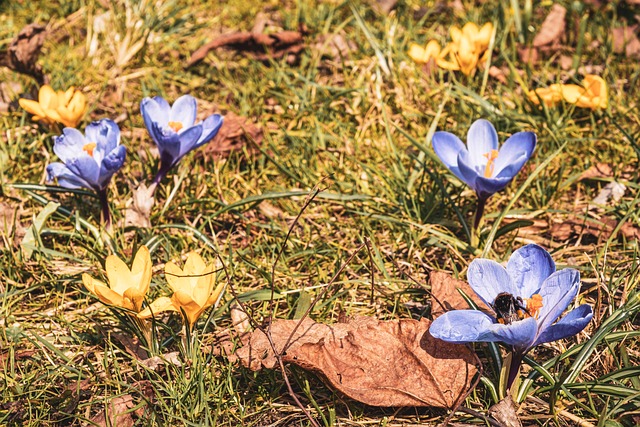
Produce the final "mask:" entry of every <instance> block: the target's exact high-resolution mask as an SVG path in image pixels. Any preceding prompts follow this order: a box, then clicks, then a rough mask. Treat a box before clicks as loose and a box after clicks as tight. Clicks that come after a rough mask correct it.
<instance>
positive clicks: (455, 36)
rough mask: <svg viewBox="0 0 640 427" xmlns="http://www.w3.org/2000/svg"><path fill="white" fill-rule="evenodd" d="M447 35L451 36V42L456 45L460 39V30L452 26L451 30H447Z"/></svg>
mask: <svg viewBox="0 0 640 427" xmlns="http://www.w3.org/2000/svg"><path fill="white" fill-rule="evenodd" d="M449 34H450V35H451V40H453V42H454V43H456V44H458V43H459V42H460V38H462V31H461V30H460V28H458V27H456V26H455V25H452V26H451V28H449Z"/></svg>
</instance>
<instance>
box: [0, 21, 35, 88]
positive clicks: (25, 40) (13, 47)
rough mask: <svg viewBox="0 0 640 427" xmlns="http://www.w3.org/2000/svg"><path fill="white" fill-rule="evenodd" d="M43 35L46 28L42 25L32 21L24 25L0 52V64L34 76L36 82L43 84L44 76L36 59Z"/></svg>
mask: <svg viewBox="0 0 640 427" xmlns="http://www.w3.org/2000/svg"><path fill="white" fill-rule="evenodd" d="M45 36H46V30H45V27H44V26H43V25H40V24H36V23H33V24H29V25H27V26H25V27H24V28H23V29H22V30H20V32H19V33H18V35H17V36H16V37H15V38H14V39H13V40H12V41H11V44H10V45H9V48H8V49H7V50H5V51H2V52H0V66H5V67H9V68H11V69H12V70H13V71H16V72H18V73H21V74H26V75H29V76H31V77H33V78H35V79H36V80H37V81H38V84H40V85H43V84H44V83H45V78H44V74H43V73H42V67H41V66H40V65H39V64H38V63H37V61H38V56H40V49H41V48H42V44H43V43H44V39H45Z"/></svg>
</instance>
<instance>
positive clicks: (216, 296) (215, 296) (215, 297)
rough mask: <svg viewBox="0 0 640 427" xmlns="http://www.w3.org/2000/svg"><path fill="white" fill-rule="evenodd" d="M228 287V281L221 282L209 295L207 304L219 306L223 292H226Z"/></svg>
mask: <svg viewBox="0 0 640 427" xmlns="http://www.w3.org/2000/svg"><path fill="white" fill-rule="evenodd" d="M226 287H227V283H226V282H221V283H220V284H219V285H218V286H217V287H216V288H215V289H214V290H213V292H211V295H209V299H208V300H207V304H206V306H207V307H209V306H214V307H217V306H218V303H220V300H221V299H222V294H223V293H224V290H225V289H226Z"/></svg>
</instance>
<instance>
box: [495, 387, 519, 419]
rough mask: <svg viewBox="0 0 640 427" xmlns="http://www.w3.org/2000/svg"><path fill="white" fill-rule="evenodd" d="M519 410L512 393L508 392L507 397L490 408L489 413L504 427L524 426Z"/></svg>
mask: <svg viewBox="0 0 640 427" xmlns="http://www.w3.org/2000/svg"><path fill="white" fill-rule="evenodd" d="M517 410H518V408H517V407H516V404H515V403H514V402H513V397H512V396H511V393H509V392H507V397H505V398H504V399H502V400H501V401H500V402H498V403H496V404H495V405H493V406H491V407H490V408H489V415H491V416H492V417H493V418H494V419H495V420H496V421H498V422H499V423H500V425H502V426H504V427H522V422H520V418H519V417H518V413H517Z"/></svg>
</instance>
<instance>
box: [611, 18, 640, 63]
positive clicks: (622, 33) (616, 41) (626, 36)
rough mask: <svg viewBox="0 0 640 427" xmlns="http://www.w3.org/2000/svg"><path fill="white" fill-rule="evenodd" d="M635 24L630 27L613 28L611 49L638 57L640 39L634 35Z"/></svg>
mask: <svg viewBox="0 0 640 427" xmlns="http://www.w3.org/2000/svg"><path fill="white" fill-rule="evenodd" d="M636 30H637V25H633V26H631V27H622V28H613V29H612V30H611V37H612V38H613V51H614V52H615V53H620V54H622V53H624V54H625V55H626V56H627V57H629V58H640V40H639V39H638V36H637V35H636Z"/></svg>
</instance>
